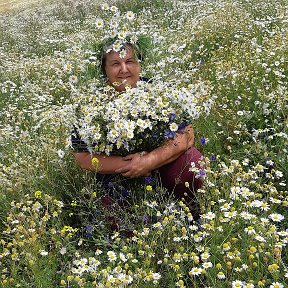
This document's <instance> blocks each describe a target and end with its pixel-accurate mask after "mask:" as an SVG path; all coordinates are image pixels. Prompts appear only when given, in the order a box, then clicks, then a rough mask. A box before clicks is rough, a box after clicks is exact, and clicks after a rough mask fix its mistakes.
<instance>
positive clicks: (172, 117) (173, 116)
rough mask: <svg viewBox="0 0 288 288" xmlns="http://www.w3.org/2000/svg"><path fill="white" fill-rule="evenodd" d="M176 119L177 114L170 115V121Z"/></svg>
mask: <svg viewBox="0 0 288 288" xmlns="http://www.w3.org/2000/svg"><path fill="white" fill-rule="evenodd" d="M175 118H176V113H175V112H172V113H170V114H169V121H174V120H175Z"/></svg>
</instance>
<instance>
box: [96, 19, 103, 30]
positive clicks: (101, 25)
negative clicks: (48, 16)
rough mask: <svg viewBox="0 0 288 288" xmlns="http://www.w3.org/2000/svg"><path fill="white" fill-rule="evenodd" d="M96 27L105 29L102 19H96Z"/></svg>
mask: <svg viewBox="0 0 288 288" xmlns="http://www.w3.org/2000/svg"><path fill="white" fill-rule="evenodd" d="M95 26H96V28H97V29H103V27H104V21H103V19H100V18H98V19H96V20H95Z"/></svg>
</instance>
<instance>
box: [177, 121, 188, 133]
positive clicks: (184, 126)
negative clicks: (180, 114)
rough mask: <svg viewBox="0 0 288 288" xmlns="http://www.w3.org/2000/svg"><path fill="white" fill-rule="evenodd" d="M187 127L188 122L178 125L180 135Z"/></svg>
mask: <svg viewBox="0 0 288 288" xmlns="http://www.w3.org/2000/svg"><path fill="white" fill-rule="evenodd" d="M186 126H187V123H186V122H182V123H180V124H179V125H178V131H179V132H180V133H184V130H185V128H186Z"/></svg>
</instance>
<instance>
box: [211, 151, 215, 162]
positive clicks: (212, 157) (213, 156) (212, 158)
mask: <svg viewBox="0 0 288 288" xmlns="http://www.w3.org/2000/svg"><path fill="white" fill-rule="evenodd" d="M210 160H211V161H212V162H213V161H215V160H216V157H215V155H214V154H213V153H212V154H211V157H210Z"/></svg>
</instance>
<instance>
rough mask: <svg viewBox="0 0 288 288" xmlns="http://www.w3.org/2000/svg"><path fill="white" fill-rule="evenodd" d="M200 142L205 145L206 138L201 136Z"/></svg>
mask: <svg viewBox="0 0 288 288" xmlns="http://www.w3.org/2000/svg"><path fill="white" fill-rule="evenodd" d="M200 142H201V144H202V145H205V144H206V139H205V138H204V137H201V138H200Z"/></svg>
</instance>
